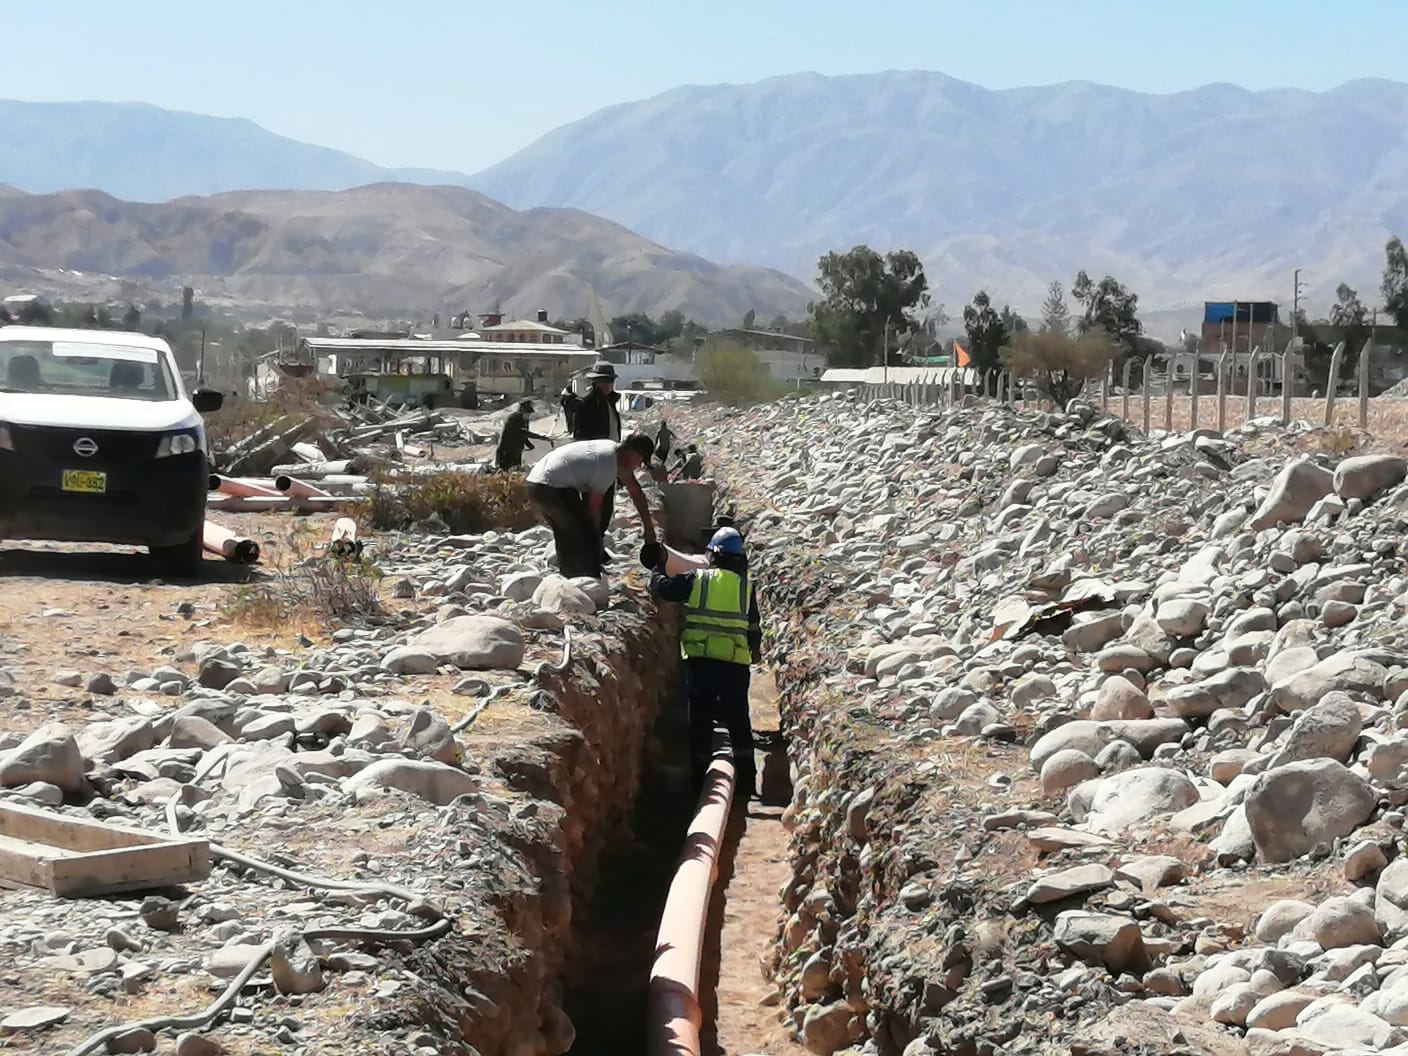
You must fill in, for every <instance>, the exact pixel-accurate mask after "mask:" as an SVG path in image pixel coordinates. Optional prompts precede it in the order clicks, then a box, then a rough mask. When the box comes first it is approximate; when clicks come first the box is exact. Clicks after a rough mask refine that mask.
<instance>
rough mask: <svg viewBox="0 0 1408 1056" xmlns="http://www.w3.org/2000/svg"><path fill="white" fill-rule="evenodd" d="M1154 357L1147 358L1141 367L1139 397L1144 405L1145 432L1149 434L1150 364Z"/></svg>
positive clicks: (1141, 363)
mask: <svg viewBox="0 0 1408 1056" xmlns="http://www.w3.org/2000/svg"><path fill="white" fill-rule="evenodd" d="M1152 359H1153V357H1152V356H1145V357H1144V359H1143V360H1142V361H1141V362H1140V365H1139V395H1140V397H1141V399H1140V402H1141V403H1143V405H1144V432H1145V434H1146V435H1147V434H1148V432H1149V395H1150V394H1149V363H1150V361H1151V360H1152Z"/></svg>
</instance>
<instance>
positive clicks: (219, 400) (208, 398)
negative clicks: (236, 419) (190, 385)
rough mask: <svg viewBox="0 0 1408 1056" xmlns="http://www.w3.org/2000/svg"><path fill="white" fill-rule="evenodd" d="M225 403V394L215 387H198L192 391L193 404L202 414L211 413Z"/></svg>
mask: <svg viewBox="0 0 1408 1056" xmlns="http://www.w3.org/2000/svg"><path fill="white" fill-rule="evenodd" d="M224 405H225V394H224V393H223V392H217V391H216V390H215V389H196V391H195V392H193V393H191V406H192V407H194V408H195V409H196V411H197V412H198V413H200V414H210V413H211V412H212V411H218V410H219V409H220V408H221V407H223V406H224Z"/></svg>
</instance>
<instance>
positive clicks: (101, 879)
mask: <svg viewBox="0 0 1408 1056" xmlns="http://www.w3.org/2000/svg"><path fill="white" fill-rule="evenodd" d="M49 872H50V882H49V890H51V891H52V892H53V893H54V894H56V895H58V896H59V897H60V898H77V897H80V896H83V895H96V894H106V893H110V892H118V891H141V890H145V889H149V888H154V887H174V886H176V885H179V884H187V883H193V882H195V881H198V880H204V879H205V878H206V877H208V876H209V875H210V848H209V845H208V844H206V843H205V842H204V841H200V840H184V841H182V842H180V843H176V842H172V843H157V844H151V845H149V846H146V847H128V848H126V849H124V850H119V851H97V852H94V853H92V854H79V855H73V856H70V857H64V858H59V859H56V860H54V861H52V862H50V863H49Z"/></svg>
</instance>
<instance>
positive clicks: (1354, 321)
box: [1315, 282, 1369, 380]
mask: <svg viewBox="0 0 1408 1056" xmlns="http://www.w3.org/2000/svg"><path fill="white" fill-rule="evenodd" d="M1330 325H1331V326H1333V327H1338V328H1339V330H1340V335H1339V337H1340V340H1341V341H1343V342H1344V355H1343V356H1342V357H1341V358H1340V380H1343V379H1345V378H1352V377H1354V375H1355V372H1356V371H1357V370H1358V369H1359V353H1360V352H1361V351H1362V350H1363V348H1364V342H1365V341H1367V340H1368V339H1369V312H1368V310H1367V309H1366V308H1365V307H1364V305H1363V304H1362V303H1361V302H1360V300H1359V291H1358V290H1356V289H1355V288H1354V287H1352V286H1350V285H1349V283H1347V282H1342V283H1340V284H1339V285H1338V286H1336V287H1335V303H1334V304H1333V305H1331V306H1330ZM1315 368H1316V370H1317V372H1319V371H1323V372H1324V373H1325V374H1327V375H1328V373H1329V370H1330V364H1329V360H1328V359H1327V360H1326V362H1325V363H1324V364H1323V366H1322V365H1320V364H1319V363H1317V364H1315Z"/></svg>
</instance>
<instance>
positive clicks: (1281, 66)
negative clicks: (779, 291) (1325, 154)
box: [0, 0, 1408, 172]
mask: <svg viewBox="0 0 1408 1056" xmlns="http://www.w3.org/2000/svg"><path fill="white" fill-rule="evenodd" d="M0 33H3V37H4V39H5V42H6V46H5V51H4V55H5V57H4V61H3V62H0V98H10V99H26V100H45V101H49V100H88V99H99V100H109V101H119V102H148V103H154V104H156V105H158V106H164V107H169V108H171V109H177V110H189V111H194V112H197V113H205V114H214V115H217V116H221V117H247V118H250V119H251V120H253V121H256V122H257V123H259V124H261V125H263V126H264V127H265V128H268V129H270V130H271V131H274V132H277V133H280V134H282V135H286V136H291V137H293V138H295V139H300V140H304V141H306V142H311V143H317V144H320V145H323V146H330V147H336V148H338V149H341V150H345V151H348V152H350V153H353V154H356V155H359V156H361V157H364V158H367V159H369V160H371V161H374V162H378V163H380V164H383V165H394V166H424V167H432V168H443V169H453V170H459V171H463V172H475V171H477V170H479V169H481V168H484V167H486V166H488V165H490V164H492V163H494V162H495V161H499V160H501V159H503V158H505V157H507V156H508V155H510V154H511V153H513V152H514V151H515V150H517V149H519V148H521V147H524V146H526V145H527V144H529V143H530V142H532V141H533V140H534V139H536V138H538V137H539V136H541V135H543V134H544V133H546V132H548V131H550V130H552V129H553V128H555V127H557V126H559V125H562V124H566V123H568V122H570V121H574V120H577V119H579V118H582V117H585V116H587V115H588V114H590V113H591V112H593V111H594V110H597V109H600V108H601V107H603V106H609V105H611V104H613V103H620V102H628V101H630V100H634V99H642V98H646V97H649V96H652V95H657V94H659V93H660V92H663V91H666V90H668V89H670V88H673V87H676V86H678V85H681V84H718V83H743V82H748V81H755V80H761V79H763V78H765V77H771V76H777V75H781V74H788V73H798V72H802V71H814V72H817V73H823V74H853V73H874V72H878V71H882V70H887V69H926V70H939V71H942V72H944V73H946V74H949V75H950V76H953V77H958V78H960V79H962V80H967V81H972V82H975V83H977V84H980V85H983V86H984V87H987V88H1010V87H1018V86H1028V85H1041V84H1050V83H1055V82H1060V81H1070V80H1084V81H1095V82H1098V83H1102V84H1112V85H1116V86H1119V87H1123V88H1129V89H1133V90H1136V91H1144V92H1157V93H1163V92H1172V91H1179V90H1183V89H1187V88H1193V87H1197V86H1199V85H1202V84H1207V83H1211V82H1229V83H1233V84H1238V85H1241V86H1243V87H1246V88H1251V89H1254V90H1256V89H1265V88H1278V87H1298V88H1306V89H1310V90H1314V91H1322V90H1325V89H1327V88H1332V87H1334V86H1336V85H1339V84H1342V83H1344V82H1345V81H1349V80H1355V79H1358V78H1365V77H1381V78H1390V79H1403V76H1404V71H1405V66H1404V60H1403V53H1402V46H1403V41H1404V40H1405V39H1408V3H1404V2H1403V0H1334V2H1333V3H1332V2H1330V0H1220V2H1214V0H1178V2H1168V0H1118V2H1117V0H1065V2H1064V3H1062V2H1051V0H967V2H963V3H956V2H951V0H927V2H926V0H875V2H873V3H870V4H862V3H859V2H857V0H813V2H811V3H804V2H800V0H751V2H739V0H707V2H703V3H681V2H678V0H518V2H509V0H396V2H394V3H385V2H382V3H372V2H370V0H279V2H275V0H235V2H233V3H219V4H215V3H203V2H200V0H197V2H191V0H181V2H171V0H127V2H120V0H42V2H35V0H0Z"/></svg>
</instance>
